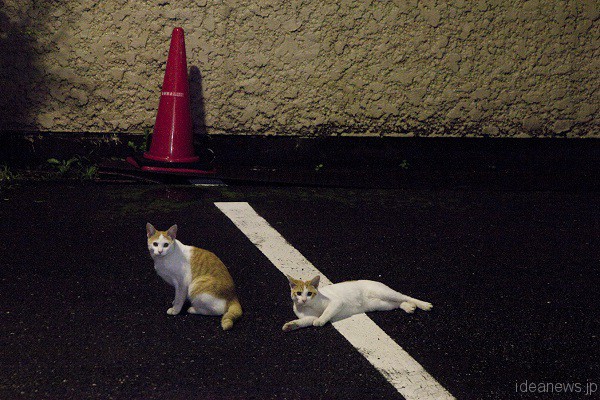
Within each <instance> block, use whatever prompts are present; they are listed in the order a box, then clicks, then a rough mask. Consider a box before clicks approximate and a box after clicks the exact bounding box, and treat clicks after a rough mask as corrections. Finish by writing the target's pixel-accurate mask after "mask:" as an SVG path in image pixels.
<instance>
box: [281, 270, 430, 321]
mask: <svg viewBox="0 0 600 400" xmlns="http://www.w3.org/2000/svg"><path fill="white" fill-rule="evenodd" d="M287 278H288V280H289V282H290V288H291V291H292V300H293V301H294V313H295V314H296V316H297V317H298V319H296V320H294V321H290V322H288V323H286V324H285V325H283V330H284V331H285V332H288V331H293V330H295V329H300V328H305V327H307V326H323V325H325V324H326V323H327V322H329V321H331V322H335V321H339V320H342V319H344V318H348V317H350V316H352V315H354V314H360V313H364V312H370V311H386V310H393V309H396V308H401V309H403V310H404V311H406V312H407V313H412V312H414V311H415V309H416V308H417V307H418V308H420V309H421V310H425V311H429V310H431V308H432V307H433V306H432V305H431V303H427V302H425V301H421V300H417V299H414V298H412V297H409V296H406V295H403V294H402V293H399V292H396V291H395V290H393V289H390V288H389V287H388V286H386V285H384V284H383V283H381V282H375V281H367V280H362V281H348V282H341V283H336V284H334V285H329V286H325V287H323V288H322V289H320V290H317V287H318V286H319V280H320V276H318V275H317V276H315V277H314V278H313V279H311V280H310V281H306V282H304V281H301V280H298V279H294V278H292V277H291V276H289V275H288V277H287Z"/></svg>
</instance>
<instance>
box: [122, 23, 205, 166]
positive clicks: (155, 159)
mask: <svg viewBox="0 0 600 400" xmlns="http://www.w3.org/2000/svg"><path fill="white" fill-rule="evenodd" d="M127 161H128V162H129V163H130V164H132V165H134V166H136V167H137V168H141V169H142V170H144V171H152V172H161V173H172V174H183V175H205V174H213V173H215V170H214V168H211V167H210V166H208V168H207V165H206V163H201V162H199V161H200V157H199V156H197V155H196V154H195V153H194V135H193V132H192V116H191V112H190V88H189V83H188V73H187V60H186V53H185V40H184V34H183V28H175V29H173V34H172V36H171V47H170V48H169V58H168V59H167V68H166V71H165V78H164V80H163V86H162V92H161V95H160V101H159V103H158V113H157V115H156V123H155V124H154V133H153V135H152V143H151V145H150V150H149V151H147V152H145V153H144V156H143V157H136V156H134V157H128V158H127Z"/></svg>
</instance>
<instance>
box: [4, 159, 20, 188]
mask: <svg viewBox="0 0 600 400" xmlns="http://www.w3.org/2000/svg"><path fill="white" fill-rule="evenodd" d="M16 179H18V175H17V174H15V173H13V172H12V171H11V170H10V168H8V166H7V165H6V164H4V165H1V166H0V189H2V188H4V187H9V186H10V185H11V184H12V183H13V182H14V181H15V180H16Z"/></svg>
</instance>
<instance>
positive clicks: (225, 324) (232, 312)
mask: <svg viewBox="0 0 600 400" xmlns="http://www.w3.org/2000/svg"><path fill="white" fill-rule="evenodd" d="M241 316H242V306H241V304H240V302H239V300H238V299H237V298H233V299H232V300H229V301H228V302H227V311H225V314H223V318H221V327H222V328H223V330H224V331H228V330H229V329H231V328H233V323H234V322H235V321H236V320H237V319H239V318H240V317H241Z"/></svg>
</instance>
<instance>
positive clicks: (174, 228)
mask: <svg viewBox="0 0 600 400" xmlns="http://www.w3.org/2000/svg"><path fill="white" fill-rule="evenodd" d="M167 235H168V236H169V237H170V238H171V239H173V240H175V237H176V236H177V225H173V226H172V227H170V228H169V230H168V231H167Z"/></svg>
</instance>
